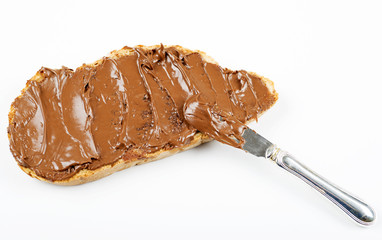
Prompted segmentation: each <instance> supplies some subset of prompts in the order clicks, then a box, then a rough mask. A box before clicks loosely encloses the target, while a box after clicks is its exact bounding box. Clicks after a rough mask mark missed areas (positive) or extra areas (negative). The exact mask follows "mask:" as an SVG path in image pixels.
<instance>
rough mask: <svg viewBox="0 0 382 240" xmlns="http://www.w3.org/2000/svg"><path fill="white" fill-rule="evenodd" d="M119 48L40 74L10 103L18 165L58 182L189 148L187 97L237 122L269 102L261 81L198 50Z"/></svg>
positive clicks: (12, 142) (10, 133)
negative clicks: (114, 54) (120, 52)
mask: <svg viewBox="0 0 382 240" xmlns="http://www.w3.org/2000/svg"><path fill="white" fill-rule="evenodd" d="M125 50H129V51H131V54H130V55H125V56H120V57H118V58H110V57H105V58H103V59H102V60H101V61H99V62H98V64H96V65H94V66H87V65H84V66H82V67H80V68H78V69H77V70H76V71H73V70H71V69H69V68H66V67H63V68H62V69H58V70H53V69H49V68H41V70H40V74H41V75H42V76H43V79H42V80H41V81H29V84H28V87H27V88H26V90H25V91H24V93H23V94H22V95H21V96H20V97H18V98H16V99H15V101H14V102H13V104H12V108H13V113H14V115H13V118H11V121H10V124H9V127H8V136H9V138H10V148H11V151H12V154H13V155H14V157H15V159H16V160H17V162H18V164H20V165H21V166H23V167H27V168H30V169H32V170H33V171H34V172H35V173H36V174H37V175H38V176H41V177H43V178H45V179H48V180H51V181H57V180H63V179H67V178H70V177H71V176H73V175H74V174H76V173H77V172H79V171H80V170H82V169H89V170H94V169H97V168H100V167H102V166H105V165H108V164H113V163H114V162H116V161H117V160H119V159H121V158H122V159H124V160H126V161H128V160H129V159H131V158H144V157H145V154H147V153H153V152H156V151H158V150H161V149H165V150H169V149H172V148H176V147H181V146H184V145H187V144H189V143H190V141H191V140H192V139H193V137H194V136H195V134H196V133H197V132H198V130H202V131H203V123H202V122H200V123H199V124H198V126H199V125H200V127H197V128H198V129H196V128H195V127H193V126H192V125H190V124H189V123H187V122H186V121H185V117H184V112H183V107H184V104H185V102H186V100H187V99H190V100H189V101H190V102H194V104H198V99H199V98H198V97H197V96H199V95H203V96H205V98H206V101H207V102H213V103H214V104H215V105H216V106H218V107H219V109H221V110H222V111H224V113H225V114H228V115H234V116H235V117H236V118H237V119H238V120H239V121H240V122H243V123H244V122H246V121H247V120H249V119H257V115H258V114H259V113H261V112H263V111H265V110H267V109H268V108H269V107H270V106H272V105H273V103H274V102H275V98H274V97H273V95H272V93H271V92H269V89H268V88H267V86H265V84H264V82H263V81H262V80H261V78H260V77H258V76H256V75H254V74H249V73H248V72H246V71H243V70H240V71H231V70H228V69H224V68H221V67H220V66H218V65H216V64H214V63H209V62H207V61H205V60H204V59H203V58H202V56H201V55H200V54H199V53H197V52H193V53H187V54H186V53H184V52H182V51H179V50H178V49H177V48H176V47H164V46H163V45H162V46H160V47H156V48H153V49H144V48H140V47H136V48H128V47H125ZM187 106H190V105H187ZM185 109H186V112H188V111H187V108H185ZM213 116H217V115H213ZM213 120H214V119H213V118H212V119H210V121H213ZM206 125H210V123H207V124H206ZM195 126H196V124H195ZM219 129H220V128H218V130H219ZM218 130H216V131H218ZM212 137H214V136H212ZM225 141H228V142H230V143H231V144H233V145H235V142H232V139H231V138H230V139H225ZM236 144H237V143H236Z"/></svg>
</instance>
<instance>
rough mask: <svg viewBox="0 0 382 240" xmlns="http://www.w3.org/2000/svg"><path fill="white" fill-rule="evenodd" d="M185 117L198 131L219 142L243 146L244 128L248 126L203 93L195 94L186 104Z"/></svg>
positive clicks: (238, 146)
mask: <svg viewBox="0 0 382 240" xmlns="http://www.w3.org/2000/svg"><path fill="white" fill-rule="evenodd" d="M184 118H185V120H186V122H187V123H188V124H190V125H191V126H192V127H194V128H196V129H198V131H200V132H202V133H204V134H206V135H208V136H209V137H211V138H213V139H215V140H218V141H219V142H222V143H225V144H228V145H231V146H233V147H237V148H242V147H243V145H244V138H243V137H242V135H243V133H244V130H245V129H247V128H248V127H247V126H246V125H245V124H243V123H242V122H240V121H239V120H238V119H237V118H236V117H235V116H233V115H232V113H228V112H226V111H223V110H222V109H220V107H219V106H218V105H217V104H216V102H215V101H212V102H211V101H208V98H207V97H206V96H203V95H200V94H198V95H194V96H191V97H190V98H188V99H187V101H186V103H185V104H184Z"/></svg>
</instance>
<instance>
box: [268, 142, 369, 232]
mask: <svg viewBox="0 0 382 240" xmlns="http://www.w3.org/2000/svg"><path fill="white" fill-rule="evenodd" d="M267 157H268V158H270V159H271V160H273V161H275V162H276V163H277V165H279V166H280V167H282V168H284V169H285V170H287V171H288V172H290V173H292V174H294V175H295V176H297V177H298V178H300V179H302V180H303V181H304V182H306V183H307V184H309V185H310V186H312V187H313V188H314V189H316V190H317V191H319V192H320V193H321V194H323V195H324V196H325V197H327V198H328V199H329V200H330V201H332V202H333V203H334V204H336V205H337V206H338V207H339V208H341V209H342V210H343V211H344V212H345V213H346V214H347V215H349V216H350V217H351V218H352V219H354V220H355V221H356V222H358V223H360V224H362V225H370V224H371V223H372V222H373V221H374V220H375V213H374V211H373V209H372V208H371V207H369V206H368V205H367V204H366V203H364V202H363V201H361V200H360V199H358V198H356V197H354V196H352V195H350V194H349V193H347V192H345V191H344V190H341V189H339V188H338V187H336V186H335V185H333V184H332V183H330V182H328V181H327V180H325V179H324V178H322V177H321V176H319V175H318V174H316V173H315V172H313V171H312V170H310V169H309V168H307V167H305V166H304V165H303V164H301V163H300V162H298V161H297V160H296V159H295V158H294V157H293V156H291V155H290V154H289V153H287V152H286V151H283V150H280V149H279V148H276V147H274V148H273V149H272V151H271V152H270V153H269V155H268V156H267Z"/></svg>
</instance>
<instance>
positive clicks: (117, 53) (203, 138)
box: [8, 45, 278, 186]
mask: <svg viewBox="0 0 382 240" xmlns="http://www.w3.org/2000/svg"><path fill="white" fill-rule="evenodd" d="M160 46H161V45H153V46H143V45H138V46H136V47H140V48H144V49H153V48H157V47H160ZM165 47H174V48H176V49H177V50H178V51H179V52H181V53H183V54H189V53H193V52H198V53H199V54H200V55H201V56H202V58H203V60H204V61H206V62H209V63H215V64H217V62H216V61H215V60H214V59H213V58H211V57H210V56H208V55H207V54H206V53H205V52H202V51H199V50H195V51H192V50H190V49H187V48H184V47H181V46H179V45H171V46H165ZM131 53H133V49H131V48H128V47H123V48H122V49H120V50H114V51H112V52H111V53H110V55H109V56H108V57H110V58H113V59H118V58H120V57H123V56H126V55H130V54H131ZM101 61H102V59H100V60H97V61H95V62H93V63H91V64H84V65H82V66H80V67H79V68H78V69H81V68H84V67H95V66H97V65H98V64H100V63H101ZM249 73H250V74H251V75H255V76H258V77H260V78H261V80H262V81H263V83H264V84H265V85H266V86H267V87H268V89H269V91H270V93H272V96H273V100H274V101H273V104H274V103H275V102H276V101H277V99H278V94H277V92H276V91H275V88H274V84H273V82H272V81H271V80H269V79H268V78H265V77H262V76H259V75H258V74H256V73H254V72H249ZM43 79H44V77H43V75H42V74H41V73H40V71H38V72H37V73H36V74H35V75H34V76H33V77H32V78H31V79H30V80H28V81H27V84H26V86H25V88H24V89H23V90H22V91H21V95H19V96H18V97H17V98H20V97H21V96H22V95H23V94H24V93H25V91H26V90H27V89H28V87H29V86H30V83H31V82H32V81H36V82H40V81H42V80H43ZM262 113H263V112H262ZM262 113H260V114H259V116H260V115H261V114H262ZM14 115H15V109H14V108H13V105H11V108H10V111H9V114H8V120H9V123H12V122H13V118H14ZM253 120H255V119H250V120H249V121H247V122H246V123H249V122H251V121H253ZM8 138H10V134H9V133H8ZM211 140H212V139H210V138H209V137H208V136H207V135H205V134H202V133H200V132H198V133H196V134H195V136H194V138H193V139H192V141H191V142H190V143H189V144H187V145H184V146H182V147H175V148H173V149H170V150H164V149H160V150H158V151H156V152H153V153H148V154H146V155H145V156H144V157H140V158H130V159H127V160H126V159H118V160H117V161H115V162H114V163H112V164H108V165H105V166H103V167H100V168H97V169H94V170H88V169H82V170H80V171H79V172H78V173H76V174H75V175H73V176H72V177H70V178H68V179H64V180H59V181H50V180H48V179H45V178H43V177H41V176H38V175H37V174H36V172H35V171H33V170H32V169H30V168H27V167H24V166H21V165H20V164H18V165H19V167H20V168H21V169H22V170H23V171H24V172H25V173H27V174H28V175H29V176H31V177H33V178H37V179H39V180H41V181H45V182H49V183H53V184H57V185H65V186H70V185H79V184H83V183H87V182H92V181H95V180H98V179H100V178H103V177H106V176H109V175H111V174H113V173H115V172H117V171H121V170H123V169H126V168H129V167H133V166H135V165H140V164H143V163H148V162H152V161H155V160H159V159H162V158H165V157H168V156H171V155H174V154H176V153H178V152H181V151H185V150H188V149H191V148H194V147H196V146H198V145H200V144H202V143H204V142H208V141H211Z"/></svg>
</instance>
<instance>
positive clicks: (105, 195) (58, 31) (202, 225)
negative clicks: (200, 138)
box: [0, 0, 382, 239]
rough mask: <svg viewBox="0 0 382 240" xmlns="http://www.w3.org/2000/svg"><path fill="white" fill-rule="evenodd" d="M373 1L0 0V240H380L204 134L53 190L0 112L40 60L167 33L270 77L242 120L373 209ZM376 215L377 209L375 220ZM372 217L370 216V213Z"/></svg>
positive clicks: (380, 36)
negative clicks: (249, 119) (195, 142)
mask: <svg viewBox="0 0 382 240" xmlns="http://www.w3.org/2000/svg"><path fill="white" fill-rule="evenodd" d="M381 10H382V5H381V2H380V1H315V2H313V1H288V2H287V1H263V2H253V1H248V2H242V1H238V0H235V1H217V2H214V3H210V2H208V1H187V2H181V1H173V2H167V1H160V0H157V1H153V2H149V1H140V2H128V1H121V2H114V1H110V0H106V1H105V0H104V1H101V2H99V3H98V2H97V1H90V2H81V1H63V2H54V1H47V2H40V1H24V2H22V1H19V2H16V1H2V2H1V7H0V27H1V28H0V34H1V37H0V43H1V44H0V53H1V56H0V68H1V84H2V85H1V87H0V88H1V93H0V95H1V102H0V107H1V109H0V114H1V126H0V129H1V138H0V141H1V145H0V146H1V150H0V151H1V155H2V158H1V167H0V238H1V239H27V238H28V239H334V237H336V238H338V239H381V238H382V227H381V226H382V221H377V222H376V224H375V225H374V226H371V227H369V228H364V227H360V226H358V225H356V224H354V223H353V221H352V220H351V219H350V218H348V217H347V216H346V215H345V214H344V213H342V211H341V210H339V209H338V208H337V207H335V206H334V205H333V204H332V203H331V202H330V201H328V200H326V199H325V198H324V197H323V196H321V195H320V194H319V193H317V192H316V191H315V190H313V189H311V188H310V187H309V186H308V185H306V184H305V183H303V182H302V181H301V180H299V179H297V178H296V177H294V176H292V175H290V174H289V173H287V172H286V171H284V170H282V169H281V168H279V167H277V166H276V165H275V164H274V163H272V162H270V161H267V160H264V159H260V158H255V157H253V156H251V155H249V154H246V153H244V152H241V151H240V150H237V149H234V148H231V147H228V146H224V145H222V144H220V143H218V142H211V143H208V144H205V145H203V146H200V147H198V148H196V149H192V150H190V151H187V152H184V153H180V154H177V155H174V156H172V157H169V158H166V159H163V160H160V161H157V162H153V163H149V164H146V165H142V166H138V167H134V168H131V169H127V170H124V171H122V172H119V173H116V174H114V175H112V176H110V177H107V178H104V179H102V180H99V181H96V182H93V183H88V184H85V185H81V186H74V187H60V186H55V185H51V184H47V183H43V182H40V181H38V180H35V179H32V178H30V177H29V176H27V175H26V174H24V173H23V172H22V171H21V170H20V169H19V168H18V166H17V164H16V162H15V161H14V159H13V157H12V155H11V153H10V151H9V146H8V145H9V143H8V139H7V134H6V127H7V125H8V120H7V113H8V110H9V106H10V104H11V102H12V101H13V99H14V98H15V97H16V96H17V95H19V93H20V90H21V89H22V88H23V87H24V86H25V83H26V80H28V79H29V78H30V77H32V76H33V75H34V74H35V72H36V71H37V70H38V69H39V68H40V67H41V66H46V67H51V68H60V67H61V66H62V65H65V66H67V67H70V68H76V67H78V66H80V65H81V64H82V63H90V62H93V61H95V60H97V59H99V58H101V57H102V56H105V55H107V54H108V53H109V52H110V51H111V50H114V49H119V48H121V47H123V46H125V45H128V46H134V45H137V44H145V45H153V44H159V43H164V44H179V45H182V46H185V47H187V48H190V49H200V50H203V51H206V52H207V54H209V55H211V56H212V57H214V58H215V59H216V60H217V61H218V62H219V63H220V65H222V66H224V67H228V68H231V69H246V70H252V71H255V72H257V73H259V74H261V75H264V76H266V77H268V78H270V79H272V80H273V81H274V82H275V87H276V89H277V91H278V92H279V101H278V102H277V104H276V105H275V106H274V107H273V108H272V109H271V110H270V111H268V112H267V113H266V114H265V115H264V116H263V117H261V118H260V120H259V122H258V123H254V124H252V125H251V127H253V128H254V129H255V130H257V131H258V132H260V133H261V134H262V135H264V136H266V137H267V138H269V139H270V140H271V141H273V142H275V143H277V144H278V145H279V146H280V147H282V148H284V149H286V150H288V151H289V152H291V153H293V154H294V155H295V156H297V157H298V158H299V159H300V161H301V162H303V163H305V164H306V165H307V166H309V167H310V168H312V169H314V170H315V171H316V172H318V173H320V174H321V175H323V176H325V177H326V178H327V179H330V180H331V181H332V182H334V183H336V184H337V185H339V186H341V187H343V188H344V189H347V190H348V191H350V192H352V193H355V194H356V195H357V196H360V197H361V198H362V199H364V200H365V201H366V202H367V203H369V204H370V205H371V206H373V207H374V209H375V210H376V212H377V214H378V213H379V214H380V216H381V214H382V155H381V149H382V139H381V135H382V127H381V123H382V113H381V111H382V110H381V103H382V96H381V89H382V71H381V70H382V31H381V26H382V14H381ZM377 220H378V219H377ZM379 220H381V219H379Z"/></svg>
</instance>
